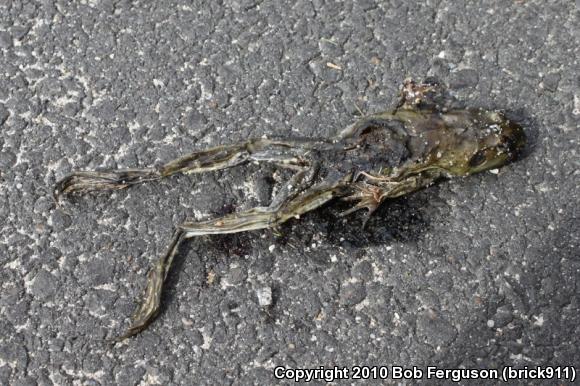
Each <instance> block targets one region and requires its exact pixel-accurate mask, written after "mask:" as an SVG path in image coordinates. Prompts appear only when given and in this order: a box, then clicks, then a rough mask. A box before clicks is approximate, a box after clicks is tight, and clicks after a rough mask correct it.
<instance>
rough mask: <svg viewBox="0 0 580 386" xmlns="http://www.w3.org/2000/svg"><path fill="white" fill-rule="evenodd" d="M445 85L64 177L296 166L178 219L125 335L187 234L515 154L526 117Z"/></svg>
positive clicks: (278, 218)
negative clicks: (264, 192) (251, 135)
mask: <svg viewBox="0 0 580 386" xmlns="http://www.w3.org/2000/svg"><path fill="white" fill-rule="evenodd" d="M443 95H444V89H443V87H442V86H441V85H439V84H437V83H435V82H425V83H421V84H417V83H415V82H413V81H411V80H407V81H405V83H404V85H403V87H402V90H401V99H400V102H399V104H398V106H397V107H396V108H395V109H394V110H392V111H385V112H381V113H377V114H373V115H370V116H367V117H364V118H362V119H361V120H359V121H358V122H356V123H355V124H353V125H351V126H350V127H348V128H347V129H345V130H344V131H343V132H341V133H340V134H339V135H338V136H337V137H335V138H330V139H325V138H280V139H272V138H259V139H251V140H248V141H245V142H242V143H237V144H232V145H223V146H216V147H213V148H211V149H207V150H202V151H196V152H194V153H191V154H189V155H185V156H183V157H181V158H178V159H176V160H173V161H171V162H169V163H167V164H165V165H162V166H161V167H157V168H146V169H123V170H107V171H78V172H74V173H72V174H70V175H69V176H67V177H65V178H63V179H62V180H60V181H59V182H58V183H57V184H56V187H55V190H54V193H55V197H56V199H57V200H58V198H59V197H60V196H62V195H69V194H84V193H88V192H93V191H101V190H114V189H123V188H127V187H130V186H132V185H135V184H140V183H144V182H150V181H155V180H159V179H161V178H165V177H169V176H171V175H174V174H177V173H203V172H209V171H213V170H219V169H225V168H230V167H234V166H240V165H243V164H245V163H248V162H264V163H270V164H274V165H275V166H277V167H279V168H285V169H290V170H293V171H295V173H294V175H293V177H292V178H291V179H290V181H288V182H287V183H286V184H285V185H284V186H282V187H281V189H280V191H279V192H278V193H277V195H276V196H275V197H274V198H273V199H272V202H271V203H270V205H268V206H266V207H256V208H253V209H250V210H247V211H243V212H238V213H233V214H230V215H227V216H224V217H221V218H217V219H213V220H207V221H200V222H185V223H183V224H180V225H178V226H177V227H176V229H175V232H174V236H173V239H172V241H171V243H170V245H169V248H168V250H167V252H166V254H165V255H163V256H162V257H161V258H160V259H159V260H157V262H156V263H155V264H154V266H153V267H152V268H151V270H150V271H149V273H148V276H147V288H146V291H145V295H144V297H143V301H142V303H141V305H140V306H139V308H138V309H137V311H136V313H135V314H134V316H133V321H132V325H131V326H130V327H129V328H128V330H127V331H126V332H125V333H124V334H123V335H122V336H121V337H119V338H118V339H119V340H122V339H125V338H127V337H130V336H132V335H135V334H137V333H139V332H140V331H142V330H143V329H145V328H146V327H147V326H148V325H149V324H150V323H151V322H152V320H153V319H154V318H155V316H156V315H157V313H158V311H159V306H160V301H161V293H162V290H163V286H164V282H165V280H166V279H167V274H168V272H169V269H170V268H171V264H172V261H173V258H174V257H175V255H176V254H177V252H178V249H179V246H180V245H181V243H182V242H183V241H184V240H186V239H188V238H192V237H195V236H202V235H212V234H227V233H236V232H244V231H251V230H257V229H266V228H271V229H275V228H276V227H278V226H279V225H280V224H282V223H284V222H286V221H288V220H289V219H291V218H298V217H300V215H302V214H304V213H306V212H309V211H311V210H314V209H316V208H318V207H320V206H321V205H323V204H325V203H327V202H329V201H330V200H333V199H335V198H340V199H343V200H346V201H351V202H353V206H352V208H351V209H349V210H347V211H346V212H344V213H343V215H348V214H350V213H352V212H354V211H357V210H359V209H363V208H366V209H367V210H368V211H367V214H366V215H367V217H368V216H370V214H371V213H372V212H373V211H374V210H375V209H376V208H377V207H378V206H379V205H380V204H381V203H382V202H384V201H385V200H387V199H389V198H394V197H398V196H402V195H405V194H407V193H411V192H414V191H416V190H418V189H421V188H424V187H426V186H429V185H431V184H433V183H434V182H435V181H437V180H439V179H441V178H453V177H463V176H468V175H471V174H474V173H478V172H481V171H484V170H489V169H493V168H498V167H500V166H503V165H505V164H507V163H509V162H511V161H513V160H515V159H516V158H517V156H518V154H519V153H520V151H521V150H522V148H523V147H524V145H525V135H524V131H523V129H522V127H521V126H519V125H518V124H517V123H515V122H512V121H510V120H509V119H507V118H506V117H505V116H504V115H503V114H502V113H501V112H498V111H488V110H482V109H474V108H470V109H449V108H446V107H445V106H444V105H443V100H444V98H443Z"/></svg>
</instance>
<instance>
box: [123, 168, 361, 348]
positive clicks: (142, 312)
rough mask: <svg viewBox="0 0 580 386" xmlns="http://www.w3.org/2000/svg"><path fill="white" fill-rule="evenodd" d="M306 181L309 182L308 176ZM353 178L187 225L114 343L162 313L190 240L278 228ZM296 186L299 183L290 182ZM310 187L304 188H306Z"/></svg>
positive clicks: (155, 269) (336, 193)
mask: <svg viewBox="0 0 580 386" xmlns="http://www.w3.org/2000/svg"><path fill="white" fill-rule="evenodd" d="M303 177H305V178H307V177H308V173H307V172H305V174H304V175H303ZM351 179H352V176H350V175H349V176H345V177H343V178H341V179H339V180H334V181H326V182H322V183H320V184H317V185H314V186H311V187H307V188H304V190H302V191H299V192H296V189H291V188H289V189H285V190H283V191H282V192H281V194H282V197H281V198H279V197H276V198H275V199H274V200H273V201H272V204H271V205H270V206H268V207H257V208H253V209H249V210H246V211H243V212H239V213H232V214H230V215H227V216H224V217H220V218H217V219H213V220H207V221H200V222H186V223H183V224H181V225H180V226H178V227H177V229H176V231H175V233H174V236H173V238H172V241H171V244H170V246H169V249H168V251H167V252H166V254H165V255H163V256H162V257H161V258H160V259H159V260H158V261H157V262H156V263H155V264H154V265H153V267H152V268H151V270H150V271H149V273H148V275H147V287H146V290H145V294H144V296H143V300H142V302H141V305H140V306H139V307H138V309H137V311H136V312H135V313H134V315H133V318H132V323H131V326H130V327H129V328H128V329H127V331H126V332H125V333H124V334H123V335H121V336H120V337H118V338H116V339H115V340H114V341H121V340H124V339H126V338H128V337H130V336H133V335H136V334H138V333H139V332H141V331H143V330H144V329H145V328H147V326H148V325H149V324H151V322H152V321H153V320H154V319H155V317H156V316H157V314H158V313H159V307H160V304H161V294H162V291H163V285H164V282H165V280H166V279H167V274H168V272H169V270H170V268H171V264H172V262H173V258H174V257H175V255H176V254H177V252H178V249H179V246H180V245H181V244H182V243H183V241H185V240H186V239H188V238H192V237H196V236H204V235H214V234H228V233H237V232H244V231H251V230H258V229H266V228H276V227H277V226H278V225H280V224H282V223H284V222H286V221H288V220H289V219H291V218H298V217H300V215H302V214H304V213H306V212H309V211H311V210H314V209H316V208H318V207H320V206H322V205H324V204H325V203H327V202H328V201H330V200H332V199H333V198H335V197H340V196H343V195H344V194H345V192H346V191H347V190H348V188H349V183H350V180H351ZM294 183H296V180H293V181H291V182H289V185H290V184H294ZM307 185H308V184H305V185H303V187H304V186H307Z"/></svg>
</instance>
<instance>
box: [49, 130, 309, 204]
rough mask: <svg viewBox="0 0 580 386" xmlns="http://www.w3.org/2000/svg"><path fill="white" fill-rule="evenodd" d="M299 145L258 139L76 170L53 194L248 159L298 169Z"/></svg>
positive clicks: (114, 185) (122, 185) (225, 165)
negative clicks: (155, 163)
mask: <svg viewBox="0 0 580 386" xmlns="http://www.w3.org/2000/svg"><path fill="white" fill-rule="evenodd" d="M300 145H301V144H294V143H285V142H284V141H273V140H269V139H266V138H259V139H252V140H248V141H245V142H241V143H237V144H232V145H224V146H216V147H213V148H210V149H206V150H200V151H195V152H193V153H190V154H187V155H185V156H182V157H179V158H177V159H175V160H173V161H170V162H168V163H166V164H164V165H162V166H161V167H156V168H143V169H113V170H104V171H77V172H73V173H71V174H69V175H68V176H66V177H64V178H63V179H61V180H60V181H58V182H57V183H56V185H55V188H54V191H53V196H54V198H55V201H56V202H58V200H59V197H60V196H62V195H67V194H84V193H89V192H95V191H104V190H118V189H124V188H127V187H130V186H132V185H136V184H140V183H144V182H149V181H155V180H159V179H162V178H165V177H169V176H171V175H174V174H178V173H203V172H208V171H213V170H221V169H227V168H230V167H234V166H238V165H241V164H244V163H246V162H249V161H255V162H271V163H275V164H277V165H283V166H284V167H288V168H294V169H298V170H299V169H301V168H303V167H305V163H307V162H306V160H304V159H303V157H301V154H302V150H301V148H300Z"/></svg>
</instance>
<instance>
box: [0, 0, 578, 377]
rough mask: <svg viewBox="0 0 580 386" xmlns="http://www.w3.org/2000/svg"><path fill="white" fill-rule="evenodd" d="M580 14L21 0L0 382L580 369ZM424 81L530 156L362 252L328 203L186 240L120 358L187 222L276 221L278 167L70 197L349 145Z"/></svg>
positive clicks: (11, 89) (15, 21) (3, 209)
mask: <svg viewBox="0 0 580 386" xmlns="http://www.w3.org/2000/svg"><path fill="white" fill-rule="evenodd" d="M420 3H421V4H420ZM577 14H578V10H577V9H576V8H575V5H574V3H573V2H563V1H539V0H535V1H499V0H495V1H481V2H480V1H478V2H456V1H451V0H441V1H426V2H416V3H415V2H409V1H402V0H401V1H398V0H397V1H385V2H381V1H372V0H367V1H357V2H350V1H345V2H338V3H334V2H326V1H314V2H309V1H301V0H298V1H285V2H282V1H274V2H260V1H254V0H241V1H226V2H221V1H215V2H201V1H198V2H193V3H192V2H191V1H164V2H142V1H135V2H133V1H125V0H120V1H109V0H103V1H99V0H92V1H85V2H67V1H56V2H54V3H53V2H49V1H43V2H40V1H39V2H33V1H8V2H1V3H0V131H1V136H0V266H1V269H0V313H1V318H0V384H2V385H5V384H10V385H52V384H54V385H80V384H82V385H111V384H122V385H137V384H141V385H149V384H162V385H169V384H184V385H186V384H260V385H265V384H273V383H276V379H275V378H274V372H273V369H274V368H275V367H276V366H281V365H283V366H288V367H292V368H307V367H308V368H315V367H318V366H327V367H331V366H334V365H336V366H347V367H350V366H354V365H388V366H391V365H401V366H413V365H415V366H420V367H421V368H424V367H425V366H428V365H433V366H439V367H442V368H457V367H466V368H501V367H503V366H507V365H513V366H530V367H532V366H537V365H541V366H548V365H552V366H556V365H578V364H579V362H580V353H579V349H578V347H579V346H580V338H579V337H580V327H579V326H580V314H579V303H578V302H579V296H578V292H579V291H578V284H577V279H578V276H579V269H580V240H579V237H580V222H579V219H578V217H579V214H578V210H579V209H578V208H579V207H580V205H579V203H580V199H579V197H580V192H579V189H578V186H579V185H580V184H579V182H580V178H579V167H580V157H579V155H578V140H579V129H578V118H579V115H580V93H579V79H578V69H579V67H578V57H580V52H579V51H580V50H579V48H578V47H580V42H579V37H578V17H577ZM429 75H433V76H436V77H438V78H439V79H440V80H441V81H442V82H444V83H446V84H448V85H449V88H450V89H451V91H452V92H453V94H454V95H455V96H456V97H457V98H458V99H459V100H460V101H462V102H464V103H466V104H470V105H473V106H480V107H484V108H489V109H494V108H499V109H505V110H507V111H509V112H510V113H511V114H512V115H513V116H514V117H515V118H516V119H518V120H519V121H520V122H521V123H522V124H523V125H524V126H525V127H526V131H527V133H528V136H529V138H530V146H529V148H528V150H527V156H526V157H525V158H524V159H522V160H521V161H519V162H517V163H515V164H512V165H509V166H506V167H504V168H502V169H501V170H499V173H497V174H494V173H489V172H486V173H483V174H480V175H476V176H472V177H470V178H465V179H458V180H453V181H447V182H443V183H440V184H438V185H436V186H434V187H431V188H429V189H426V190H423V191H421V192H418V193H416V194H413V195H411V196H409V197H406V198H401V199H397V200H395V201H393V202H389V203H387V204H386V205H384V206H383V207H382V208H381V209H380V210H379V212H378V213H377V215H375V216H374V217H373V218H372V219H371V221H370V222H369V224H368V227H367V229H366V230H365V231H360V224H361V221H362V217H361V216H360V215H359V216H352V217H349V218H347V219H346V220H342V219H340V218H338V217H337V214H338V213H339V211H340V209H341V208H340V205H331V206H329V207H328V208H325V209H323V210H319V211H316V212H314V213H311V214H308V215H307V216H304V218H303V219H301V221H293V222H291V223H289V224H287V225H286V226H285V227H283V228H282V232H283V236H282V237H276V236H275V235H273V234H272V233H271V232H267V231H264V232H253V233H248V234H239V235H233V236H223V237H212V238H201V239H198V240H193V241H190V242H188V243H187V244H186V245H184V246H183V248H182V250H181V253H180V255H179V257H178V261H177V265H176V267H175V268H176V269H175V270H174V271H173V272H172V273H171V278H170V282H171V284H170V285H169V288H168V290H167V292H166V294H165V297H164V303H165V304H166V306H165V307H164V310H163V312H162V313H161V315H160V317H159V318H158V319H157V320H156V321H155V322H154V323H153V324H152V325H151V327H150V328H149V329H147V330H146V331H144V332H143V333H142V334H140V335H138V336H137V337H135V338H133V339H130V340H128V341H126V342H124V343H123V344H119V345H116V346H114V347H111V346H108V345H106V344H105V343H104V341H105V339H107V338H113V337H115V336H116V335H118V334H120V333H121V332H122V331H123V330H124V328H126V327H127V326H128V317H129V316H130V315H131V313H132V311H133V309H134V307H135V305H136V300H137V299H139V298H140V296H141V293H142V291H143V288H144V284H145V274H146V272H147V269H148V267H149V266H150V264H151V262H153V261H154V260H155V259H156V258H157V257H158V256H159V255H160V254H161V253H163V251H164V250H165V248H166V245H167V243H168V242H169V239H170V237H171V234H172V229H173V226H174V225H175V224H177V223H180V222H182V221H184V220H185V219H189V220H194V219H202V218H207V217H212V216H217V215H219V214H223V213H225V212H228V211H232V210H241V209H244V208H249V207H251V206H255V205H259V204H264V203H265V202H266V201H267V200H269V198H270V195H271V189H272V187H271V185H272V184H271V183H272V180H271V179H270V178H269V175H270V172H271V170H268V169H260V168H258V167H256V166H253V165H252V166H250V167H248V168H238V169H232V170H228V171H223V172H215V173H209V174H207V175H192V176H176V177H173V178H170V179H167V180H163V181H161V182H157V183H151V184H148V185H141V186H138V187H135V188H133V189H129V190H125V191H118V192H115V193H112V194H99V195H88V196H83V197H76V198H73V199H70V200H64V201H63V202H62V207H61V208H58V207H56V206H55V204H54V202H53V199H52V188H53V186H54V183H55V181H56V180H58V179H60V178H62V177H63V176H65V175H66V174H67V173H69V172H71V171H73V170H80V169H105V168H116V167H124V168H126V167H139V166H141V167H143V166H150V165H156V164H160V163H162V162H166V161H168V160H170V159H172V158H174V157H176V156H178V155H182V154H186V153H188V152H190V151H192V150H194V149H201V148H205V147H208V146H212V145H216V144H223V143H229V142H233V141H237V140H243V139H245V138H248V137H256V136H262V135H265V134H267V135H279V136H290V135H301V136H330V135H333V134H334V133H336V132H338V131H340V130H341V129H342V128H344V127H345V126H347V125H348V124H350V123H352V122H353V121H354V120H355V119H356V116H355V114H356V112H357V109H358V108H360V109H362V110H363V111H364V112H368V113H372V112H378V111H381V110H385V109H387V108H389V107H392V106H393V104H394V103H395V102H396V100H397V92H398V89H399V87H400V85H401V83H402V81H403V79H404V78H406V77H413V78H416V79H422V78H424V77H426V76H429ZM323 383H324V382H322V381H319V383H316V382H315V384H323ZM347 383H350V382H347ZM365 383H366V382H365ZM551 384H552V383H551Z"/></svg>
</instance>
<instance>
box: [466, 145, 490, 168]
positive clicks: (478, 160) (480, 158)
mask: <svg viewBox="0 0 580 386" xmlns="http://www.w3.org/2000/svg"><path fill="white" fill-rule="evenodd" d="M486 159H487V157H486V156H485V149H484V150H480V151H478V152H477V153H475V154H474V155H473V157H471V159H470V160H469V167H472V168H474V167H476V166H479V165H481V164H482V163H484V162H485V160H486Z"/></svg>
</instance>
